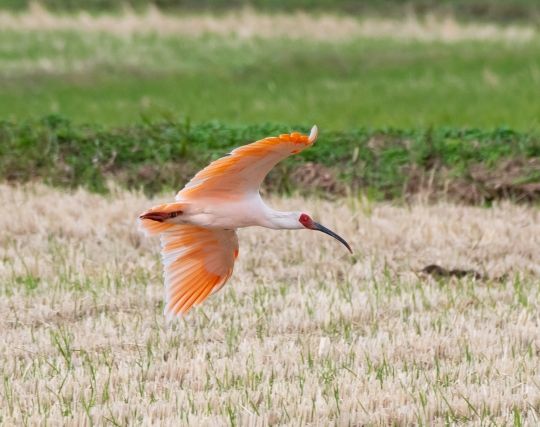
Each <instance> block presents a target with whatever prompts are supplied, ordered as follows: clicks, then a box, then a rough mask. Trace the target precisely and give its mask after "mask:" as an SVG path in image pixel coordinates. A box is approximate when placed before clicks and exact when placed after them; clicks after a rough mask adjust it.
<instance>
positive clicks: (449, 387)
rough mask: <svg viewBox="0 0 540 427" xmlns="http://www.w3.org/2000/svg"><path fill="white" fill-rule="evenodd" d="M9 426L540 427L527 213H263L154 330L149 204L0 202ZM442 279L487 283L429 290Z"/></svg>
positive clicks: (532, 230)
mask: <svg viewBox="0 0 540 427" xmlns="http://www.w3.org/2000/svg"><path fill="white" fill-rule="evenodd" d="M0 202H1V205H2V206H3V207H4V208H3V215H2V216H0V227H1V228H0V229H1V230H2V232H1V234H0V286H1V292H2V299H1V300H0V312H1V314H2V316H1V319H0V330H1V340H0V343H1V347H0V370H1V377H2V384H1V385H0V424H3V425H107V424H112V425H160V426H161V425H166V426H168V425H170V426H177V425H182V424H190V425H197V426H200V425H208V426H216V425H260V426H266V425H306V424H307V425H321V426H322V425H363V424H374V425H379V424H389V423H396V424H420V423H421V424H426V425H441V424H445V423H448V424H454V423H462V422H470V423H474V424H482V425H487V424H492V423H493V424H497V425H499V424H513V425H538V423H540V358H539V354H540V326H539V312H538V301H539V289H540V287H539V284H540V265H539V260H540V258H539V257H540V256H539V253H540V251H539V248H540V212H539V209H538V208H534V207H527V206H516V205H512V204H501V205H498V206H495V207H493V208H490V209H485V208H478V207H458V206H452V205H447V204H438V205H434V206H427V205H422V204H417V205H413V206H402V207H396V206H391V205H385V204H372V203H370V202H368V201H361V200H352V199H343V200H340V201H338V202H333V203H332V202H328V201H320V200H302V199H299V198H292V199H274V200H273V204H274V205H277V206H280V207H282V208H286V207H287V208H291V209H305V210H306V211H308V212H310V213H312V214H313V216H314V217H315V218H317V219H320V220H321V222H322V223H323V224H326V225H327V226H329V227H331V228H335V229H336V231H337V232H338V233H340V234H341V235H343V236H344V237H346V238H347V239H348V240H349V242H350V243H351V245H352V246H353V248H354V249H355V251H356V253H355V256H354V257H351V256H349V255H348V253H347V252H346V250H345V249H344V248H343V247H341V246H339V245H338V244H337V243H336V242H334V241H332V240H331V239H330V238H327V236H324V235H322V234H320V233H311V232H308V231H296V232H292V231H291V232H275V231H268V230H259V229H253V230H251V229H249V230H242V231H240V245H241V246H240V257H239V260H238V262H237V266H236V271H235V274H234V275H233V277H232V279H231V280H230V282H229V283H228V284H227V285H226V286H225V288H224V289H223V290H222V291H220V292H219V293H218V294H216V295H214V296H213V297H212V298H210V300H208V301H207V302H206V303H205V304H204V305H202V306H201V307H199V308H197V309H195V310H194V311H192V312H191V313H190V314H189V315H188V316H187V318H185V319H183V320H181V321H178V322H174V323H171V324H167V323H166V322H165V319H164V317H163V316H162V287H161V273H160V268H161V267H160V262H159V257H158V242H157V241H156V240H145V239H143V238H142V237H141V236H140V235H139V234H138V232H137V230H136V228H135V218H136V215H137V213H139V212H140V211H141V210H143V209H144V208H146V207H148V206H150V205H152V204H153V203H155V202H156V201H155V200H152V201H149V200H148V199H146V198H145V197H143V196H141V195H138V194H134V193H128V192H122V191H115V192H113V194H112V195H110V196H107V197H103V196H98V195H93V194H90V193H87V192H85V191H82V190H81V191H78V192H76V193H71V194H70V193H65V192H61V191H58V190H53V189H50V188H48V187H45V186H39V185H32V186H26V187H18V188H14V187H10V186H6V185H2V186H0ZM429 264H437V265H440V266H442V267H445V268H448V269H454V268H458V269H465V270H474V271H476V272H477V273H479V274H481V275H482V278H477V279H475V278H473V277H471V276H466V277H463V278H456V277H437V278H434V277H432V276H428V275H425V274H423V273H421V272H420V270H421V269H422V268H423V267H425V266H427V265H429Z"/></svg>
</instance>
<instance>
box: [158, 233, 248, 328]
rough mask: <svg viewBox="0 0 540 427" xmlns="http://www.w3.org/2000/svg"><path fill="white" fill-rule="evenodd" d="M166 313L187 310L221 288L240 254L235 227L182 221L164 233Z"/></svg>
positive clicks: (162, 248) (172, 314) (178, 312)
mask: <svg viewBox="0 0 540 427" xmlns="http://www.w3.org/2000/svg"><path fill="white" fill-rule="evenodd" d="M161 256H162V260H163V265H164V276H165V310H164V311H165V315H167V317H169V318H171V317H174V316H175V315H176V316H181V315H183V314H186V313H187V312H188V311H189V310H190V309H191V307H193V306H194V305H198V304H200V303H201V302H203V301H204V300H205V299H206V298H207V297H208V295H210V294H211V293H212V292H215V291H217V290H218V289H220V288H221V287H222V286H223V285H224V284H225V282H226V281H227V279H229V277H230V276H231V274H232V271H233V267H234V260H235V259H236V257H237V256H238V238H237V235H236V231H234V230H221V229H209V228H203V227H197V226H194V225H178V226H175V227H174V228H171V229H169V230H167V231H165V232H164V233H162V234H161Z"/></svg>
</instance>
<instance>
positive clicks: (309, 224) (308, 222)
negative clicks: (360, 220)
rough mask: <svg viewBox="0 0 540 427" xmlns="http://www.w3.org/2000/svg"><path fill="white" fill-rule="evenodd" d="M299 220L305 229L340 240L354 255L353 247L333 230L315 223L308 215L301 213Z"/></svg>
mask: <svg viewBox="0 0 540 427" xmlns="http://www.w3.org/2000/svg"><path fill="white" fill-rule="evenodd" d="M297 219H298V222H299V223H300V225H301V226H302V227H303V228H307V229H308V230H317V231H322V232H323V233H325V234H328V235H329V236H332V237H333V238H334V239H336V240H339V241H340V242H341V243H343V245H344V246H345V247H346V248H347V249H348V250H349V252H350V253H351V254H352V249H351V247H350V246H349V244H348V243H347V242H346V241H345V239H344V238H343V237H341V236H339V235H338V234H336V233H334V232H333V231H332V230H330V229H328V228H326V227H325V226H324V225H321V224H319V223H318V222H315V221H313V219H311V217H310V216H309V215H308V214H306V213H299V215H298V216H297Z"/></svg>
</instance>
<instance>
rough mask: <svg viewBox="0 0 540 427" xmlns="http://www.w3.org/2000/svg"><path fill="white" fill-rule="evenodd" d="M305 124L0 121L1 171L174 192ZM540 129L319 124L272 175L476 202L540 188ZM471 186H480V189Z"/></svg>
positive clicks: (283, 186)
mask: <svg viewBox="0 0 540 427" xmlns="http://www.w3.org/2000/svg"><path fill="white" fill-rule="evenodd" d="M309 127H310V126H308V125H298V126H293V127H290V126H284V125H279V124H272V123H263V124H254V125H247V126H241V125H234V126H231V125H227V124H224V123H219V122H207V123H198V124H192V123H190V122H189V121H184V122H140V123H137V124H133V125H130V126H128V127H115V128H104V127H99V126H94V125H75V124H72V123H71V122H70V121H68V120H66V119H64V118H62V117H59V116H54V115H53V116H47V117H44V118H42V119H40V120H28V121H3V122H0V177H1V179H3V180H5V181H8V182H28V181H33V180H42V181H45V182H46V183H49V184H51V185H54V186H61V187H67V188H77V187H79V186H83V187H86V188H89V189H91V190H93V191H97V192H106V191H107V188H108V186H107V182H108V181H110V180H113V181H114V182H115V183H117V184H119V185H121V186H123V187H127V188H131V189H143V190H144V191H145V192H146V193H148V194H154V193H157V192H161V191H165V190H167V191H168V190H176V189H179V188H181V187H182V186H183V184H184V183H185V182H186V181H187V180H188V179H189V178H190V177H191V176H192V175H193V174H194V173H195V172H196V171H197V170H199V169H200V168H201V167H203V166H205V165H206V164H207V163H208V162H210V161H212V160H215V159H217V158H219V157H221V156H223V155H225V154H227V153H228V152H229V151H230V150H231V149H233V148H234V147H237V146H239V145H243V144H246V143H249V142H251V141H254V140H256V139H260V138H263V137H266V136H271V135H276V134H279V133H283V132H290V131H293V130H298V131H303V132H308V131H309ZM539 170H540V136H539V135H537V134H529V133H519V132H515V131H513V130H511V129H506V128H500V129H494V130H481V129H456V128H436V129H424V130H400V129H368V128H358V129H349V130H344V131H324V130H323V131H322V132H321V135H320V138H319V140H318V141H317V143H316V144H315V146H314V147H312V148H310V149H309V150H306V151H304V152H303V153H301V154H300V155H298V156H293V157H292V158H289V159H287V160H286V161H284V162H282V163H281V164H279V165H278V167H276V169H275V170H274V171H272V172H271V174H270V175H269V177H268V180H267V183H266V188H267V189H269V190H271V191H276V192H280V193H289V192H292V191H300V192H301V193H312V192H317V193H323V194H329V193H338V194H343V193H351V192H352V193H354V194H356V193H359V192H362V193H364V194H368V195H369V196H370V197H372V198H374V199H376V200H382V199H387V200H388V199H396V198H403V197H407V196H408V195H410V194H415V193H418V192H422V191H429V192H431V193H433V194H442V193H444V194H449V195H450V196H451V197H457V198H460V199H462V200H465V201H469V202H486V201H490V200H494V199H499V198H506V197H510V198H516V199H518V200H520V199H523V200H536V198H537V197H539V196H540V173H539V172H538V171H539ZM473 193H474V194H473Z"/></svg>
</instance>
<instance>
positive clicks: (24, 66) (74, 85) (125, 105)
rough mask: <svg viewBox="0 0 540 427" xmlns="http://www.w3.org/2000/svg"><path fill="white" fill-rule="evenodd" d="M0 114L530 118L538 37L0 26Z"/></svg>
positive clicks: (344, 120) (447, 121)
mask: <svg viewBox="0 0 540 427" xmlns="http://www.w3.org/2000/svg"><path fill="white" fill-rule="evenodd" d="M0 41H1V42H0V70H1V71H0V83H1V86H2V91H1V92H0V117H2V118H16V119H18V118H27V117H35V116H43V115H44V114H47V113H59V114H62V115H65V116H67V117H69V118H71V119H73V120H75V121H76V122H85V123H88V122H97V123H103V124H126V123H129V122H132V121H134V120H138V119H140V117H141V115H142V116H143V117H148V118H156V117H159V118H163V117H166V118H169V117H174V118H178V117H182V118H185V117H189V118H190V119H191V120H193V121H195V122H201V121H207V120H221V121H225V122H229V123H240V124H247V123H260V122H267V121H272V122H278V123H284V124H294V123H308V124H311V123H317V124H319V126H320V127H321V128H322V129H343V128H357V127H359V126H370V127H396V128H426V127H430V126H447V125H448V126H457V127H461V126H472V127H484V128H494V127H500V126H509V127H511V128H514V129H516V130H526V131H530V130H536V129H538V124H539V121H540V119H539V117H540V104H539V103H538V102H537V100H538V99H539V97H540V45H539V44H538V40H537V39H536V38H535V39H533V40H532V41H530V42H506V43H504V42H495V41H494V42H470V41H468V42H461V43H448V44H447V43H441V42H412V41H408V42H399V41H395V40H394V41H392V40H382V39H381V40H375V39H357V38H355V39H351V40H344V41H341V42H328V41H309V40H308V39H297V40H284V39H281V38H268V39H264V40H263V39H257V38H248V39H240V38H234V37H216V36H206V37H199V38H190V37H180V36H157V35H143V34H132V35H130V36H125V37H124V36H115V35H112V34H105V33H87V32H84V33H78V32H55V31H51V32H30V33H26V32H17V31H3V32H0Z"/></svg>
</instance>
